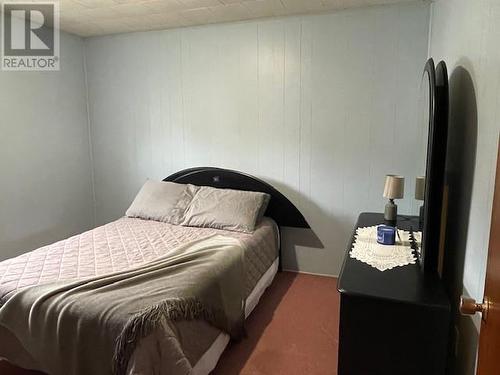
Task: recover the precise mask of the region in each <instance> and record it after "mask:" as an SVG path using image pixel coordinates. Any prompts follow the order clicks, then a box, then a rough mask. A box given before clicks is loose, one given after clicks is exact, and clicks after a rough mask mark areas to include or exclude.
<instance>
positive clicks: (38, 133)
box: [0, 33, 93, 260]
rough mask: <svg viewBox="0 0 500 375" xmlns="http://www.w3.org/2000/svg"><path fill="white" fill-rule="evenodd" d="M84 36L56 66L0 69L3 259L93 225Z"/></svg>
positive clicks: (64, 42)
mask: <svg viewBox="0 0 500 375" xmlns="http://www.w3.org/2000/svg"><path fill="white" fill-rule="evenodd" d="M83 47H84V46H83V40H82V39H81V38H79V37H76V36H72V35H69V34H66V33H61V70H60V71H58V72H6V71H0V87H1V90H0V113H1V114H2V120H1V121H0V139H1V142H2V147H0V171H1V180H0V196H1V198H0V260H3V259H6V258H9V257H12V256H15V255H19V254H21V253H24V252H27V251H29V250H33V249H35V248H37V247H39V246H42V245H44V244H48V243H51V242H54V241H56V240H60V239H62V238H64V237H68V236H70V235H72V234H76V233H78V232H82V231H84V230H86V229H89V228H90V227H91V226H92V222H93V219H92V182H91V167H90V155H89V132H88V121H87V120H88V119H87V102H86V94H85V74H84V56H83V51H84V48H83Z"/></svg>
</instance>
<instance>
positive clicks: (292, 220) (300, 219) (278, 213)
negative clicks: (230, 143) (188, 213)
mask: <svg viewBox="0 0 500 375" xmlns="http://www.w3.org/2000/svg"><path fill="white" fill-rule="evenodd" d="M163 181H169V182H177V183H179V184H193V185H198V186H212V187H215V188H221V189H234V190H247V191H258V192H262V193H267V194H269V195H270V196H271V200H270V201H269V206H268V207H267V210H266V213H265V216H268V217H270V218H272V219H273V220H274V221H276V223H277V224H278V225H279V226H285V227H295V228H310V226H309V224H308V223H307V221H306V219H305V218H304V216H303V215H302V214H301V213H300V211H299V210H298V209H297V207H295V205H294V204H293V203H292V202H290V201H289V200H288V198H287V197H285V196H284V195H283V194H281V193H280V192H279V191H278V190H276V189H275V188H274V187H273V186H271V185H270V184H268V183H267V182H265V181H262V180H261V179H259V178H257V177H254V176H251V175H249V174H246V173H242V172H238V171H232V170H229V169H224V168H216V167H195V168H188V169H184V170H182V171H179V172H176V173H174V174H172V175H170V176H168V177H167V178H165V179H164V180H163Z"/></svg>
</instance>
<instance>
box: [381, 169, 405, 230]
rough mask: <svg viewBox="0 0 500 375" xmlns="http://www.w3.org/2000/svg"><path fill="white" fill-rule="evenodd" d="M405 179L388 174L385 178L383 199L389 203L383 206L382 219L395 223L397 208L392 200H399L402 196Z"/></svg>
mask: <svg viewBox="0 0 500 375" xmlns="http://www.w3.org/2000/svg"><path fill="white" fill-rule="evenodd" d="M404 188H405V178H404V177H403V176H396V175H392V174H388V175H387V176H385V187H384V198H388V199H389V202H387V204H386V205H385V211H384V219H385V220H387V221H396V218H397V215H398V206H397V205H396V203H394V199H401V198H403V196H404Z"/></svg>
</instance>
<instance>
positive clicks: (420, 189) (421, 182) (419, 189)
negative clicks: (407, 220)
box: [415, 176, 425, 228]
mask: <svg viewBox="0 0 500 375" xmlns="http://www.w3.org/2000/svg"><path fill="white" fill-rule="evenodd" d="M424 197H425V176H419V177H417V178H416V179H415V199H416V200H419V201H423V200H424ZM424 204H425V202H424V203H423V204H422V205H421V206H420V212H419V215H418V223H419V226H420V228H422V224H423V223H424Z"/></svg>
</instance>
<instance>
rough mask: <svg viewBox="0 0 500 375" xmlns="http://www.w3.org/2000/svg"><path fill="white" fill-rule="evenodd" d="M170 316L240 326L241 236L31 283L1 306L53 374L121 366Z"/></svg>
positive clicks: (6, 321)
mask: <svg viewBox="0 0 500 375" xmlns="http://www.w3.org/2000/svg"><path fill="white" fill-rule="evenodd" d="M165 319H166V320H169V321H173V322H175V321H181V320H192V319H204V320H206V321H207V322H209V323H210V324H212V325H213V326H215V327H217V328H219V329H221V330H223V331H225V332H227V333H229V334H230V335H231V336H232V337H233V338H238V337H239V336H240V335H241V334H242V331H243V321H244V270H243V248H242V245H241V243H240V242H239V241H238V240H236V239H234V238H229V237H223V236H213V237H209V238H207V239H203V240H198V241H195V242H192V243H190V244H187V245H183V246H181V247H179V248H178V249H177V250H175V251H173V252H171V253H169V254H168V255H167V256H165V257H162V258H158V259H156V260H155V261H153V262H151V263H148V264H145V265H143V266H140V267H138V268H136V269H132V270H127V271H124V272H117V273H114V274H109V275H106V276H100V277H95V278H90V279H86V280H80V281H77V282H72V283H68V282H59V283H52V284H47V285H39V286H34V287H31V288H27V289H25V290H21V291H19V292H17V293H16V294H15V295H14V296H12V298H10V299H9V300H8V302H7V303H6V304H5V305H4V306H3V307H2V308H1V309H0V325H2V326H4V327H5V328H6V329H8V330H9V331H10V332H12V333H13V334H14V335H15V336H16V337H17V338H18V339H19V341H21V342H22V343H23V346H24V348H25V349H26V351H27V352H28V353H29V354H30V355H31V356H32V357H33V358H34V359H35V360H36V361H37V362H38V363H39V365H40V368H41V369H43V370H44V371H45V372H47V373H49V374H51V375H58V374H64V375H71V374H74V375H83V374H92V375H100V374H103V375H104V374H106V375H108V374H111V373H114V374H117V375H121V374H124V373H125V372H126V369H127V363H128V360H129V358H130V356H131V355H132V353H133V351H134V349H135V347H136V345H137V344H138V341H139V340H140V339H141V338H143V337H145V336H147V335H148V334H149V333H151V332H152V331H153V330H155V329H157V328H158V327H159V326H160V325H161V324H162V322H164V321H165Z"/></svg>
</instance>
